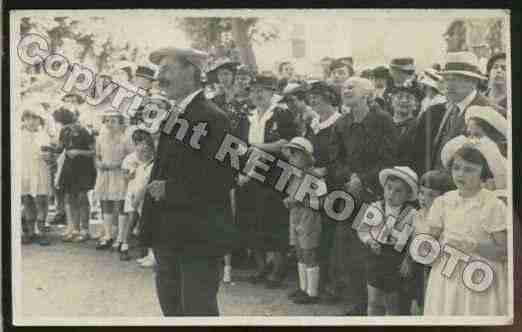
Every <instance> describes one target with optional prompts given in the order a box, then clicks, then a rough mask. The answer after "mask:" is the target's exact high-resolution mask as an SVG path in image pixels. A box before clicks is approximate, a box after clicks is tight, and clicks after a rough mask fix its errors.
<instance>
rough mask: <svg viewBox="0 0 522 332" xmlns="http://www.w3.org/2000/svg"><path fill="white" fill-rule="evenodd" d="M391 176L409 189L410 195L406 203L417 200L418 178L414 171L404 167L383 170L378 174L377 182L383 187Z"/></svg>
mask: <svg viewBox="0 0 522 332" xmlns="http://www.w3.org/2000/svg"><path fill="white" fill-rule="evenodd" d="M391 175H393V176H396V177H398V178H399V179H401V180H403V181H404V182H406V183H407V184H408V186H409V187H410V189H411V193H410V196H409V198H408V201H414V200H416V199H417V196H418V190H419V188H418V186H419V184H418V183H419V177H418V176H417V173H415V171H414V170H412V169H411V168H409V167H406V166H395V167H392V168H385V169H383V170H382V171H380V173H379V182H380V183H381V186H382V187H384V184H385V183H386V180H387V179H388V177H389V176H391Z"/></svg>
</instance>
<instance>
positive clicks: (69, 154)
mask: <svg viewBox="0 0 522 332" xmlns="http://www.w3.org/2000/svg"><path fill="white" fill-rule="evenodd" d="M66 154H67V157H69V158H71V159H74V158H76V156H79V155H80V150H76V149H72V150H67V152H66Z"/></svg>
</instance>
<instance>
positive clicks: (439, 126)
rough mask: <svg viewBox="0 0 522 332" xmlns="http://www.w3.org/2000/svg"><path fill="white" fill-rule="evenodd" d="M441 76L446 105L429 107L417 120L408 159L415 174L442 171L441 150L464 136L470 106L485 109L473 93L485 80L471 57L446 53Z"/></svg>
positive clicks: (475, 59)
mask: <svg viewBox="0 0 522 332" xmlns="http://www.w3.org/2000/svg"><path fill="white" fill-rule="evenodd" d="M441 74H442V76H443V77H444V81H445V85H446V98H447V100H448V102H447V103H445V104H437V105H433V106H431V107H429V108H428V109H427V110H426V112H424V113H423V114H422V115H421V116H420V118H419V122H418V124H417V129H416V134H415V135H416V136H415V140H414V142H416V144H415V145H414V146H413V147H412V151H411V153H412V154H411V159H412V161H413V163H414V168H415V170H416V171H417V173H418V174H423V173H424V172H426V171H427V170H430V169H434V168H441V167H442V164H441V159H440V152H441V150H442V147H443V146H444V145H445V144H446V143H447V142H448V141H449V140H450V139H452V138H454V137H456V136H458V135H462V134H465V132H466V123H465V114H466V110H467V109H468V108H469V107H470V106H472V105H478V106H486V105H489V102H488V100H487V99H486V98H484V97H483V96H481V95H480V94H479V93H478V91H477V88H478V85H479V83H480V81H481V80H483V79H485V77H484V76H483V75H482V74H481V72H480V69H479V67H478V60H477V57H476V56H475V55H474V54H473V53H470V52H454V53H448V55H447V62H446V65H445V67H444V70H443V71H442V73H441Z"/></svg>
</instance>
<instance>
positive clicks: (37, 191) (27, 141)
mask: <svg viewBox="0 0 522 332" xmlns="http://www.w3.org/2000/svg"><path fill="white" fill-rule="evenodd" d="M50 143H51V138H50V137H49V135H48V134H47V132H46V131H45V130H38V131H36V132H32V131H28V130H23V131H22V135H21V142H20V146H21V154H22V156H21V157H22V158H21V159H22V163H21V168H22V169H21V173H22V188H21V194H22V196H23V195H31V196H33V197H35V196H37V195H51V193H52V182H51V173H50V169H49V165H48V164H47V162H45V160H44V159H43V158H42V150H41V148H42V146H49V145H50Z"/></svg>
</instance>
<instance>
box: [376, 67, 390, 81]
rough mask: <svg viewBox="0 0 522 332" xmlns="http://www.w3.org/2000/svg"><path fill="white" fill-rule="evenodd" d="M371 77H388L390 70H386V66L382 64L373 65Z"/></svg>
mask: <svg viewBox="0 0 522 332" xmlns="http://www.w3.org/2000/svg"><path fill="white" fill-rule="evenodd" d="M371 77H373V78H385V79H389V78H390V77H391V75H390V71H389V70H388V68H386V67H384V66H379V67H375V68H374V69H373V70H372V73H371Z"/></svg>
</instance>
